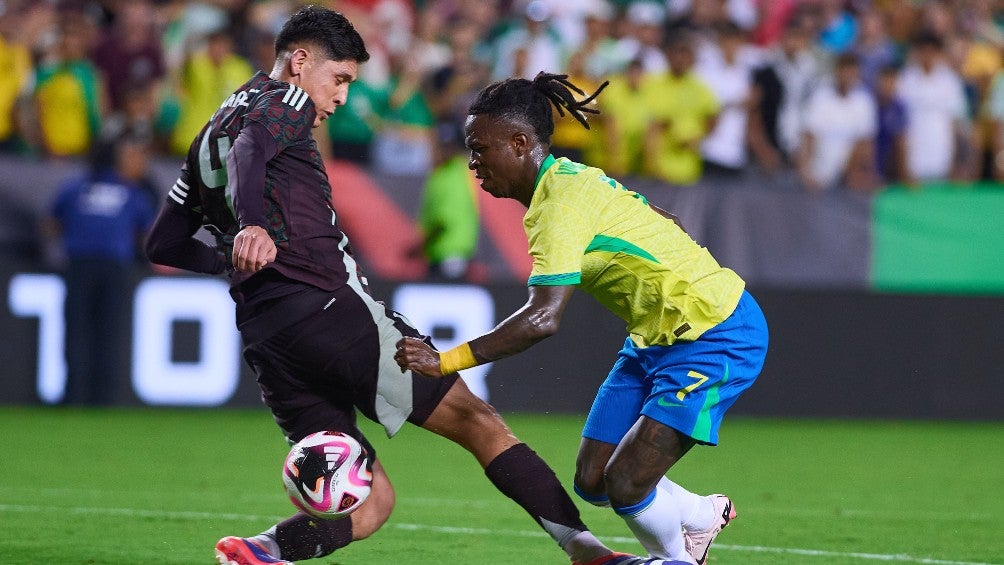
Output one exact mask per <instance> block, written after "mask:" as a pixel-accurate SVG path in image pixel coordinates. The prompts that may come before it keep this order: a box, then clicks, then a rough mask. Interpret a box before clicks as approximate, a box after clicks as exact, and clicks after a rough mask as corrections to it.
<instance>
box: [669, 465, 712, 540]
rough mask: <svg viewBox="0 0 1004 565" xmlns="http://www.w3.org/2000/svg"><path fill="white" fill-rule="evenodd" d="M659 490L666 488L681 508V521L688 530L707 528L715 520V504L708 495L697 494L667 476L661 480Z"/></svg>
mask: <svg viewBox="0 0 1004 565" xmlns="http://www.w3.org/2000/svg"><path fill="white" fill-rule="evenodd" d="M658 488H659V490H665V491H666V492H668V493H669V495H670V496H672V497H673V500H674V501H676V507H677V508H679V509H680V523H682V524H683V529H685V530H687V531H688V532H692V531H701V530H706V529H708V528H709V527H711V524H712V523H714V521H715V505H714V504H712V503H711V499H710V498H708V497H706V496H700V495H696V494H694V493H692V492H690V491H689V490H687V489H685V488H683V487H681V486H680V485H678V484H676V483H674V482H673V481H671V480H669V479H668V478H666V477H663V478H662V479H660V480H659V484H658Z"/></svg>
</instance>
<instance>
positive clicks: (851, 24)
mask: <svg viewBox="0 0 1004 565" xmlns="http://www.w3.org/2000/svg"><path fill="white" fill-rule="evenodd" d="M817 2H818V4H819V8H820V13H819V17H820V22H821V24H822V29H821V30H820V32H819V38H818V41H819V45H820V47H822V48H823V49H824V50H826V51H828V52H830V53H836V54H839V53H844V52H846V51H847V50H849V49H850V48H851V46H852V45H854V40H855V38H856V37H857V34H858V23H857V21H856V20H855V19H854V16H852V15H851V13H850V12H849V11H847V7H846V2H844V0H817Z"/></svg>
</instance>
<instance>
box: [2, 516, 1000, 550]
mask: <svg viewBox="0 0 1004 565" xmlns="http://www.w3.org/2000/svg"><path fill="white" fill-rule="evenodd" d="M5 512H6V513H18V512H28V513H62V515H64V516H65V515H92V516H124V517H132V518H159V519H166V520H231V521H236V522H266V523H267V522H277V521H279V520H284V519H285V518H286V516H268V515H255V514H237V513H229V512H196V511H184V510H182V511H172V510H142V509H137V508H99V507H87V506H77V507H62V506H40V505H31V504H0V513H5ZM386 527H387V528H391V529H395V530H406V531H424V532H435V533H441V534H451V535H456V534H461V535H488V536H510V537H532V538H546V537H547V534H546V533H544V532H541V531H535V530H497V529H492V528H461V527H452V526H432V525H427V524H400V523H391V524H387V526H386ZM604 540H606V541H609V542H614V543H635V539H634V538H632V537H620V536H604ZM715 549H723V550H727V551H736V552H740V553H777V554H782V555H802V556H808V557H844V558H853V559H861V560H867V561H890V562H898V563H918V564H922V565H1001V564H993V563H982V562H972V561H948V560H944V559H931V558H926V557H915V556H912V555H903V554H884V553H862V552H841V551H825V550H819V549H800V548H793V547H765V546H759V545H729V544H721V543H718V544H715Z"/></svg>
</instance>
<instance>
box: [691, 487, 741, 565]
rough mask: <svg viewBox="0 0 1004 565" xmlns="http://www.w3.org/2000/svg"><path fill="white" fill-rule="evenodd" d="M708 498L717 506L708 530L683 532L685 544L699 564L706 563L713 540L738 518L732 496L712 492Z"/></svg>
mask: <svg viewBox="0 0 1004 565" xmlns="http://www.w3.org/2000/svg"><path fill="white" fill-rule="evenodd" d="M708 498H710V499H711V503H712V504H714V506H715V522H714V523H713V524H712V525H711V527H710V528H708V529H706V530H699V531H693V532H691V531H686V530H684V532H683V544H684V546H685V547H686V548H687V553H689V554H690V556H691V557H693V558H694V561H696V562H697V565H704V564H705V562H707V560H708V549H709V548H710V547H711V542H713V541H715V538H716V537H717V536H718V533H719V532H721V531H722V529H723V528H725V526H728V525H729V522H731V521H732V520H735V518H736V507H735V506H734V505H733V504H732V499H731V498H729V497H727V496H725V495H724V494H712V495H710V496H709V497H708Z"/></svg>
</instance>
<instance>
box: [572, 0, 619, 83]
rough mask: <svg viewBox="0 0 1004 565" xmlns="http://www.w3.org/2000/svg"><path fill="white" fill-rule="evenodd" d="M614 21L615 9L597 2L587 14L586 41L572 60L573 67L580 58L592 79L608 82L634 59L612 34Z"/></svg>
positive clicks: (601, 0) (585, 18)
mask: <svg viewBox="0 0 1004 565" xmlns="http://www.w3.org/2000/svg"><path fill="white" fill-rule="evenodd" d="M613 18H614V11H613V8H611V7H610V5H609V4H607V3H606V2H605V1H603V0H597V1H596V2H595V3H594V4H593V5H592V7H591V8H590V9H589V10H588V11H587V12H586V13H585V15H584V18H583V24H582V25H583V29H584V30H585V35H584V38H583V41H582V43H581V44H580V45H579V47H578V49H576V50H575V52H574V53H573V54H572V56H571V57H569V62H570V64H571V60H572V59H573V58H574V57H576V56H578V57H580V60H581V63H582V64H583V65H584V68H583V70H584V74H585V76H588V77H589V78H590V79H592V80H604V79H606V78H607V77H608V76H609V75H612V74H615V73H619V72H621V71H622V70H624V68H625V67H626V66H627V64H628V61H630V60H631V54H630V53H629V52H628V51H627V50H626V48H625V45H624V44H623V43H622V42H620V41H617V40H616V39H614V38H613V36H612V35H611V31H612V26H613Z"/></svg>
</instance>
